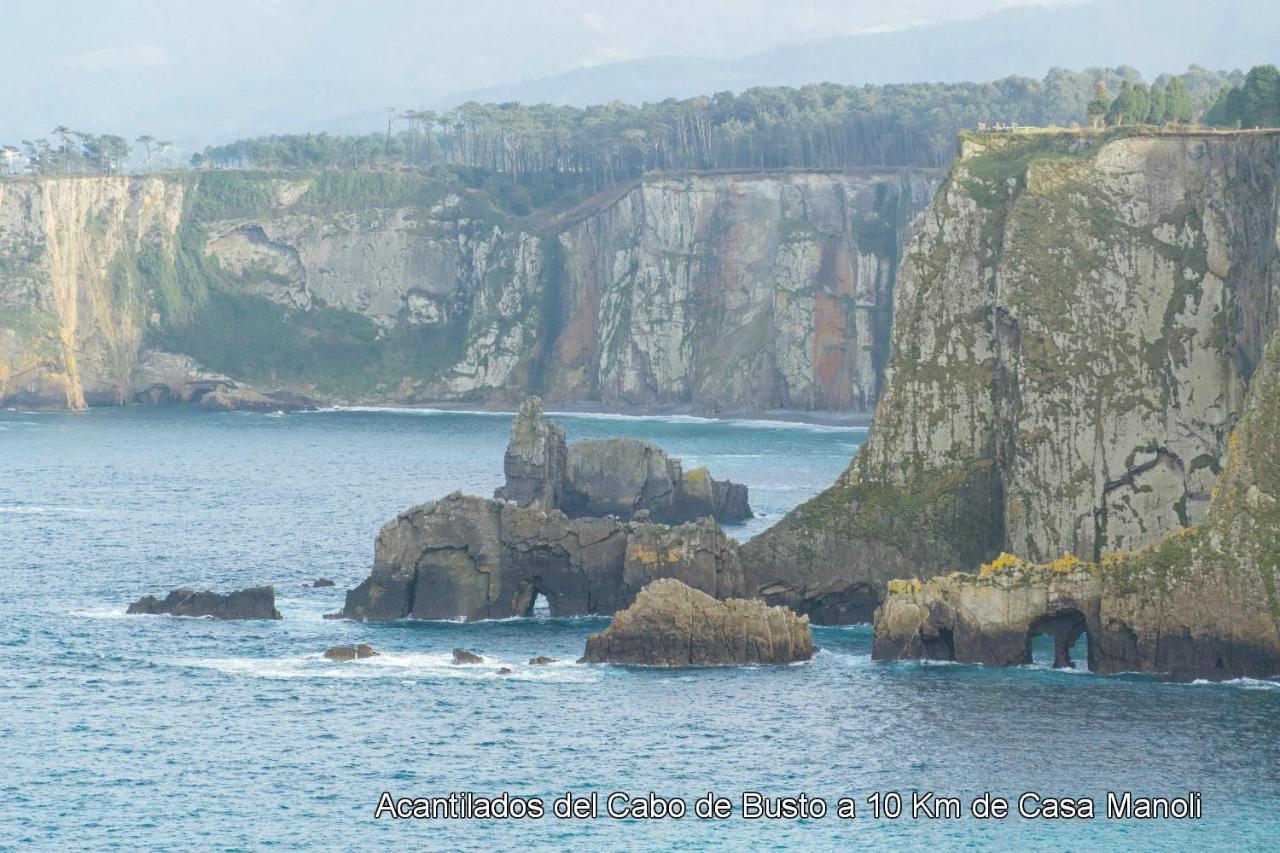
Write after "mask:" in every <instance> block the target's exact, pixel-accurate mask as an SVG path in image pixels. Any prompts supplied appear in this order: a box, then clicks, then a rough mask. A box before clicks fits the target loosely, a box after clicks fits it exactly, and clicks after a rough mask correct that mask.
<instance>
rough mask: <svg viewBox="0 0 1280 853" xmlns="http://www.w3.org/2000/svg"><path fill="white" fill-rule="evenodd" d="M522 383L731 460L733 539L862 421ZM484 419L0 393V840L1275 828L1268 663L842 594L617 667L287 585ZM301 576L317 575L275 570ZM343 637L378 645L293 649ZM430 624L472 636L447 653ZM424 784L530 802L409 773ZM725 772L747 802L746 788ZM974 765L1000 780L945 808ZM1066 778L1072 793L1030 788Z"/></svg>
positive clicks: (1232, 841) (1131, 834) (574, 430)
mask: <svg viewBox="0 0 1280 853" xmlns="http://www.w3.org/2000/svg"><path fill="white" fill-rule="evenodd" d="M553 417H554V418H555V419H556V420H558V421H559V422H560V423H562V424H563V425H564V426H565V428H566V431H567V433H568V437H569V439H570V440H571V441H572V440H577V439H582V438H602V437H628V438H639V439H644V440H647V441H651V442H654V443H655V444H658V445H660V446H662V447H663V448H665V449H666V450H668V451H669V452H670V453H672V454H673V455H676V456H679V457H680V458H681V459H683V460H684V462H685V465H686V467H692V466H695V465H706V466H708V467H709V468H710V470H711V472H712V474H713V475H714V476H716V477H718V478H726V477H727V478H729V479H732V480H736V481H739V482H743V483H746V484H747V485H748V486H749V487H750V490H751V492H750V494H751V504H752V507H753V509H754V510H755V512H756V517H755V518H754V519H752V520H750V521H748V522H747V523H745V524H741V525H737V526H734V527H731V528H730V529H729V532H730V534H731V535H733V536H735V537H736V538H738V539H739V540H745V539H747V538H750V537H751V536H753V535H755V534H757V533H759V532H760V531H762V530H764V529H766V528H767V527H769V526H770V525H771V524H774V523H776V522H777V521H778V519H779V518H781V517H782V516H783V515H784V514H785V513H786V512H787V511H788V510H790V509H791V508H792V507H794V506H796V505H797V504H799V503H800V502H802V501H803V500H805V499H806V498H808V497H810V496H811V495H813V494H816V493H817V492H818V491H820V490H821V489H822V488H824V487H825V486H826V485H828V484H829V483H831V482H832V481H833V480H834V478H835V477H836V476H837V475H838V474H839V473H840V472H841V471H842V470H843V469H844V468H845V466H846V465H847V464H848V461H849V459H850V457H851V456H852V455H853V454H854V453H855V452H856V451H857V448H858V446H859V445H860V444H861V442H862V441H863V440H864V438H865V436H866V431H865V430H864V429H860V428H854V427H848V426H822V425H810V424H799V423H780V422H770V421H734V420H707V419H700V418H693V417H627V416H605V415H582V414H568V413H564V414H557V415H553ZM510 426H511V415H510V414H497V413H479V412H443V411H430V410H413V409H405V410H387V409H339V410H329V411H320V412H306V413H291V414H241V413H230V414H214V413H204V412H199V411H195V410H193V409H188V408H184V407H156V408H120V409H97V410H92V411H88V412H81V413H59V414H51V413H29V412H22V411H0V849H5V850H7V849H45V850H85V849H92V850H96V849H128V850H165V849H179V850H260V849H286V850H292V849H322V850H354V849H365V848H374V849H378V848H384V847H385V848H391V847H395V848H402V849H415V850H512V849H524V848H530V849H551V850H592V851H595V850H648V849H659V850H703V849H719V850H735V851H736V850H757V849H760V850H792V849H795V850H810V849H812V850H835V849H875V850H920V849H929V850H950V849H993V850H1019V849H1054V850H1116V849H1126V850H1191V849H1195V850H1207V849H1218V850H1244V849H1265V848H1270V849H1275V848H1276V847H1278V846H1280V681H1270V680H1240V681H1234V682H1228V683H1222V684H1209V683H1191V684H1177V683H1167V682H1165V681H1163V680H1161V679H1160V678H1157V677H1153V676H1148V675H1119V676H1098V675H1092V674H1090V673H1089V672H1088V671H1087V670H1085V669H1083V668H1080V667H1082V666H1083V665H1082V664H1078V665H1077V667H1078V668H1076V669H1072V670H1065V671H1055V670H1053V669H1052V668H1051V667H1050V666H1049V665H1048V663H1051V658H1052V655H1051V650H1050V649H1049V647H1048V646H1047V645H1045V644H1043V643H1041V644H1038V645H1037V647H1036V657H1037V661H1038V663H1035V664H1032V665H1030V666H1025V667H1017V668H1010V669H994V668H983V667H980V666H962V665H954V664H929V663H924V664H922V663H916V662H895V663H884V662H876V661H873V660H872V659H871V654H870V652H871V629H870V627H869V626H867V625H852V626H842V627H818V628H815V630H814V636H815V641H816V643H817V644H818V645H819V646H820V647H821V650H820V651H819V652H818V653H817V655H816V656H815V657H814V658H813V659H812V660H810V661H808V662H805V663H802V664H796V665H792V666H784V667H735V668H717V669H686V670H649V669H636V668H624V667H611V666H604V665H584V664H577V663H575V662H574V661H575V659H576V658H577V657H578V656H579V655H581V653H582V650H583V645H584V641H585V638H586V637H587V635H588V634H590V633H592V632H595V631H599V630H601V629H603V628H604V627H605V626H606V625H607V624H608V620H607V618H577V619H553V618H550V616H549V614H548V613H547V612H546V611H545V610H538V611H536V612H535V615H534V616H533V617H531V618H525V619H512V620H504V621H494V622H480V623H472V624H461V623H453V622H417V621H399V622H394V623H389V624H356V623H351V622H344V621H332V620H325V619H323V618H322V617H323V615H324V614H325V613H329V612H333V611H336V610H338V609H339V608H340V607H341V605H342V600H343V594H344V591H345V590H346V589H348V588H350V587H352V586H354V585H355V584H357V583H358V582H359V581H360V580H361V579H363V578H364V577H365V576H366V575H367V574H368V572H369V568H370V565H371V563H372V559H373V542H374V538H375V536H376V535H377V532H378V529H379V527H380V526H381V525H382V524H384V523H385V522H386V521H388V520H390V519H392V518H393V517H395V515H396V514H397V513H398V512H400V511H402V510H404V509H406V508H408V507H410V506H413V505H415V504H419V503H422V502H423V501H426V500H429V499H432V498H439V497H442V496H444V495H446V494H448V493H450V492H453V491H455V490H461V491H463V492H467V493H473V494H480V495H489V494H491V493H492V492H493V489H494V488H495V487H497V486H498V485H500V483H501V479H502V456H503V450H504V447H505V445H506V442H507V438H508V436H509V432H510ZM318 577H328V578H331V579H333V580H334V581H335V582H336V586H334V587H332V588H321V589H313V588H310V587H308V586H307V584H308V583H310V582H311V581H312V580H314V579H316V578H318ZM258 584H274V585H275V587H276V590H277V606H278V607H279V609H280V610H281V611H282V613H283V614H284V619H283V620H282V621H279V622H215V621H207V620H199V619H186V618H173V617H165V616H126V615H125V608H126V607H127V605H128V604H129V602H131V601H133V600H135V599H137V598H138V597H140V596H142V595H145V594H157V595H162V594H164V593H165V592H167V591H168V590H170V589H172V588H174V587H178V586H194V587H202V588H209V589H214V590H221V591H226V590H231V589H236V588H240V587H245V586H252V585H258ZM350 643H369V644H371V645H373V646H374V647H375V648H376V649H377V650H379V651H380V652H381V654H380V655H379V656H378V657H374V658H370V659H367V660H362V661H357V662H348V663H331V662H329V661H326V660H325V659H324V658H323V657H322V656H321V654H322V652H323V651H324V650H325V649H326V648H328V647H330V646H333V645H338V644H350ZM455 647H463V648H467V649H470V650H472V651H475V652H478V653H480V654H482V655H483V656H484V657H485V658H486V659H487V663H485V664H483V665H480V666H471V667H456V666H453V665H452V664H451V662H450V655H451V651H452V649H454V648H455ZM535 655H548V656H551V657H554V658H557V659H559V661H560V662H559V663H556V664H553V665H550V666H531V665H529V664H528V663H527V661H528V659H529V658H531V657H533V656H535ZM1076 657H1077V658H1079V659H1083V657H1084V655H1083V654H1078V655H1077V656H1076ZM500 667H509V668H510V669H511V670H512V673H511V674H510V675H499V674H498V670H499V668H500ZM384 792H385V793H386V794H387V795H388V797H386V798H384V797H383V794H384ZM1109 792H1111V793H1114V794H1116V795H1121V794H1123V793H1124V792H1129V793H1131V794H1133V795H1134V796H1135V797H1184V798H1185V797H1189V796H1191V795H1192V794H1193V793H1194V795H1195V796H1196V798H1197V802H1199V804H1200V816H1199V817H1194V818H1184V819H1172V818H1170V819H1154V820H1139V819H1118V818H1109V817H1108V816H1107V811H1106V808H1107V796H1108V793H1109ZM451 794H453V795H456V796H455V798H454V801H453V802H454V803H471V804H474V803H475V802H476V801H477V799H478V798H484V799H485V801H486V803H487V802H489V801H490V800H491V799H492V798H500V797H502V796H503V795H504V794H505V795H506V796H507V802H510V801H511V798H522V799H523V800H524V802H525V803H526V804H527V803H530V802H533V801H534V800H537V801H538V802H540V803H542V804H543V806H544V810H545V814H544V816H543V817H541V818H533V817H527V816H526V817H520V818H514V817H505V818H477V817H474V814H475V811H474V806H473V807H472V810H471V811H470V812H469V814H461V813H455V812H454V811H453V810H452V807H449V806H448V801H447V799H442V800H437V801H435V802H436V803H437V805H434V806H433V805H431V804H432V802H433V801H432V800H431V799H430V798H448V797H449V796H450V795H451ZM744 794H746V795H748V797H747V800H749V801H750V803H756V802H759V803H761V810H763V811H765V812H766V813H767V815H783V816H775V817H771V816H761V817H754V816H752V815H753V814H754V812H751V813H749V810H744ZM611 795H612V796H611ZM750 795H758V797H759V799H756V798H755V797H752V796H750ZM930 795H931V796H930ZM802 796H803V797H804V798H805V800H804V803H803V806H801V805H800V803H801V800H800V799H799V798H800V797H802ZM788 798H789V799H788ZM944 799H945V800H946V803H945V805H942V806H940V805H939V804H941V803H942V801H943V800H944ZM659 800H661V803H660V802H659ZM975 800H978V801H984V802H988V803H992V802H994V803H997V804H998V803H1000V802H1004V803H1006V804H1007V808H1008V815H1007V816H1006V817H1003V818H1001V817H995V816H986V817H979V816H975V815H974V813H973V812H974V803H975ZM1066 800H1070V804H1069V805H1070V808H1067V807H1066V806H1064V805H1063V803H1064V801H1066ZM1085 800H1088V801H1089V802H1090V804H1091V805H1092V808H1093V816H1092V817H1079V816H1077V817H1062V816H1061V815H1062V814H1064V813H1066V812H1071V813H1074V814H1079V813H1080V812H1082V811H1084V807H1083V802H1084V801H1085ZM702 801H705V802H704V803H703V805H701V806H700V805H699V804H700V802H702ZM722 801H724V802H722ZM819 801H820V802H821V804H822V806H823V807H824V808H825V813H824V814H822V815H818V814H816V811H817V808H818V807H817V803H818V802H819ZM1020 801H1021V803H1022V806H1023V808H1024V810H1025V812H1026V813H1025V814H1024V813H1022V812H1020V810H1019V802H1020ZM385 802H393V803H394V802H399V803H401V804H402V805H403V807H404V811H405V813H406V814H410V815H412V814H413V810H414V807H415V806H418V807H420V810H419V814H420V815H426V816H420V817H413V816H410V817H406V818H400V817H396V816H395V815H394V810H393V809H390V808H384V809H380V808H379V806H380V805H385ZM677 802H678V803H679V805H677ZM921 802H923V803H924V807H923V809H922V808H921ZM573 803H583V805H578V806H574V805H572V804H573ZM563 804H568V805H563ZM611 804H612V806H613V812H614V813H613V814H610V808H609V806H610V805H611ZM561 805H563V808H561ZM842 807H843V811H844V812H845V813H844V814H840V811H841V810H842ZM433 808H435V809H437V811H435V812H434V813H432V811H431V810H432V809H433ZM557 809H559V810H561V811H563V812H564V813H565V815H564V816H557V814H556V813H555V812H556V811H557ZM575 809H580V810H581V811H575ZM681 810H683V816H680V817H677V816H675V812H677V811H681ZM850 811H851V812H852V816H849V814H848V812H850ZM979 811H980V812H981V808H979ZM654 813H662V814H665V815H666V816H663V817H647V816H645V815H646V814H654ZM1050 814H1056V815H1058V816H1057V817H1050V816H1049V815H1050ZM791 815H795V816H791Z"/></svg>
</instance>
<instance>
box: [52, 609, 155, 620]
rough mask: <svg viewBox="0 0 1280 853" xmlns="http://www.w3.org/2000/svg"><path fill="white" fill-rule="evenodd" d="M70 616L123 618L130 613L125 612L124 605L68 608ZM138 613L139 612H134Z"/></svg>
mask: <svg viewBox="0 0 1280 853" xmlns="http://www.w3.org/2000/svg"><path fill="white" fill-rule="evenodd" d="M67 615H68V616H74V617H76V618H77V619H123V618H125V617H126V616H128V615H130V614H127V613H125V608H124V607H105V606H98V607H83V608H80V609H78V610H68V611H67ZM133 615H135V616H136V615H138V614H133Z"/></svg>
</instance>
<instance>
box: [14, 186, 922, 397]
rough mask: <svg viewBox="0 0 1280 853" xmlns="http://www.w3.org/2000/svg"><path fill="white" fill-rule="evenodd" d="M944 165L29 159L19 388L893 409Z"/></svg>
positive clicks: (17, 329) (17, 325) (19, 250)
mask: <svg viewBox="0 0 1280 853" xmlns="http://www.w3.org/2000/svg"><path fill="white" fill-rule="evenodd" d="M935 184H936V179H935V178H934V177H933V176H932V173H931V172H929V171H928V170H867V171H853V172H850V171H845V172H839V173H834V172H832V173H821V172H794V171H791V172H752V173H741V174H738V173H710V174H708V173H689V174H679V175H671V176H650V177H646V178H643V179H637V180H634V181H631V182H629V183H626V184H623V185H620V186H618V187H616V188H614V189H613V190H611V191H609V192H607V193H602V194H598V195H596V196H593V197H591V198H589V199H588V200H586V201H584V202H583V203H582V204H579V205H577V206H576V207H573V208H570V209H567V210H564V209H561V210H559V211H558V212H556V213H551V212H547V211H545V210H540V209H539V210H533V211H529V210H528V209H525V208H523V207H520V206H518V205H517V206H513V205H512V204H511V203H510V200H509V199H508V198H505V197H504V196H503V195H502V194H501V193H497V192H493V191H491V189H490V188H487V187H486V186H485V185H484V184H483V182H482V181H481V180H477V179H476V174H475V173H474V171H473V170H467V169H462V168H448V167H436V168H435V169H432V170H429V171H427V172H425V173H422V172H391V171H364V172H361V171H349V170H348V171H341V170H325V171H316V172H299V171H288V172H263V171H198V172H186V173H166V174H159V175H155V176H132V177H125V176H109V177H44V178H11V179H6V180H3V181H0V403H2V404H6V405H24V406H58V407H63V406H65V407H72V408H76V407H81V406H84V405H96V404H119V403H128V402H135V401H142V400H147V401H155V400H159V399H187V398H189V397H190V396H191V389H193V388H195V389H197V392H198V389H199V388H202V387H207V386H208V383H209V382H210V381H211V380H213V379H218V380H227V381H231V382H238V383H243V384H245V385H247V386H251V387H258V388H263V389H287V390H292V391H299V392H304V393H307V394H311V395H313V396H318V397H322V398H326V399H334V400H342V401H362V402H398V403H418V402H431V401H443V400H456V401H480V402H484V401H499V402H502V401H516V400H518V399H519V398H521V397H523V396H524V395H525V394H526V393H528V392H530V391H535V392H538V393H541V394H542V395H543V396H544V397H545V398H548V399H550V400H553V401H557V400H558V401H595V402H598V403H600V404H603V405H607V406H627V405H670V406H682V407H692V408H693V409H695V410H698V411H705V412H717V411H719V412H731V411H752V410H767V409H778V408H786V409H802V410H838V411H854V412H857V411H869V410H870V408H871V407H872V405H873V403H874V401H875V399H876V397H877V395H878V393H879V387H880V382H881V376H882V372H883V367H884V364H885V363H886V361H887V358H888V347H889V340H888V335H889V324H890V318H891V305H892V294H893V289H894V282H895V277H896V272H897V259H898V257H899V255H900V247H901V243H902V242H903V239H904V234H905V231H906V229H907V227H908V225H909V223H910V222H911V221H912V220H913V218H914V217H915V216H916V215H917V213H918V212H919V211H920V210H922V209H923V207H924V206H925V205H926V204H927V203H928V200H929V198H930V195H931V192H932V189H933V187H934V185H935ZM202 383H203V384H202ZM184 389H185V390H184Z"/></svg>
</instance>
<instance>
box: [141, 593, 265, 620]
mask: <svg viewBox="0 0 1280 853" xmlns="http://www.w3.org/2000/svg"><path fill="white" fill-rule="evenodd" d="M125 612H126V614H129V615H135V616H136V615H146V616H188V617H193V618H198V619H228V620H231V619H283V618H284V617H283V616H281V615H280V611H279V610H277V609H276V589H275V587H273V586H255V587H250V588H248V589H240V590H236V591H234V592H228V593H217V592H211V591H209V590H194V589H187V588H185V587H183V588H179V589H175V590H173V591H171V592H170V593H169V594H168V595H166V596H165V597H164V598H157V597H156V596H154V595H146V596H143V597H142V598H140V599H138V600H137V601H135V602H134V603H133V604H130V605H129V608H128V610H126V611H125Z"/></svg>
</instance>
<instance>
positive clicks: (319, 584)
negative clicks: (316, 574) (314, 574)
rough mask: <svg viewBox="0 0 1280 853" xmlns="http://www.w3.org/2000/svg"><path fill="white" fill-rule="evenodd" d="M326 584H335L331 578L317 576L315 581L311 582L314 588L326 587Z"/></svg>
mask: <svg viewBox="0 0 1280 853" xmlns="http://www.w3.org/2000/svg"><path fill="white" fill-rule="evenodd" d="M326 586H334V583H333V581H331V580H329V579H328V578H316V579H315V581H313V582H312V583H311V588H312V589H321V588H322V587H326Z"/></svg>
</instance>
